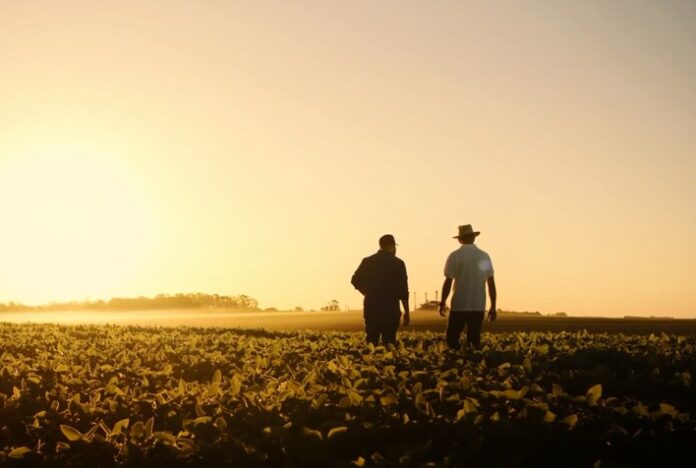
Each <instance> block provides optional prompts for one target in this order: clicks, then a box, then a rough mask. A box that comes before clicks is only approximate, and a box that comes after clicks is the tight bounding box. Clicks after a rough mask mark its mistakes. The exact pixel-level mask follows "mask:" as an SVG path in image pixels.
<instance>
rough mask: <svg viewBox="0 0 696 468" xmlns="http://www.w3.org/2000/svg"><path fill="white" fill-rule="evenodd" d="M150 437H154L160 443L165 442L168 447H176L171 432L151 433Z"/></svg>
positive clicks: (174, 438)
mask: <svg viewBox="0 0 696 468" xmlns="http://www.w3.org/2000/svg"><path fill="white" fill-rule="evenodd" d="M152 437H154V438H155V439H157V440H161V441H162V442H165V443H167V444H169V445H176V437H175V436H174V435H173V434H172V433H171V432H167V431H157V432H153V433H152Z"/></svg>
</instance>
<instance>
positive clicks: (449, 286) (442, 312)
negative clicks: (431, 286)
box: [440, 277, 452, 317]
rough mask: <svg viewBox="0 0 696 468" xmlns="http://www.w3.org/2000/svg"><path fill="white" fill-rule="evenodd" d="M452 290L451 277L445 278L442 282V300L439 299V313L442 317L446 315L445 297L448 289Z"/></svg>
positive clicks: (447, 295) (447, 294)
mask: <svg viewBox="0 0 696 468" xmlns="http://www.w3.org/2000/svg"><path fill="white" fill-rule="evenodd" d="M451 290H452V278H450V277H447V278H445V282H444V283H442V300H441V301H440V315H442V316H443V317H444V316H445V315H447V310H446V309H447V298H448V297H449V294H450V291H451Z"/></svg>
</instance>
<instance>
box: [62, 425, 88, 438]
mask: <svg viewBox="0 0 696 468" xmlns="http://www.w3.org/2000/svg"><path fill="white" fill-rule="evenodd" d="M60 432H62V433H63V435H64V436H65V438H66V439H68V440H69V441H70V442H77V441H78V440H83V439H84V435H83V434H82V432H80V431H78V430H77V429H75V428H74V427H71V426H67V425H65V424H61V425H60Z"/></svg>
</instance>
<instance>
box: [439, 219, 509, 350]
mask: <svg viewBox="0 0 696 468" xmlns="http://www.w3.org/2000/svg"><path fill="white" fill-rule="evenodd" d="M479 234H480V232H478V231H474V229H473V228H472V227H471V224H465V225H463V226H459V234H457V235H456V236H454V238H455V239H458V240H459V243H460V244H461V245H460V247H459V248H458V249H457V250H455V251H454V252H452V253H451V254H450V255H449V257H447V263H445V283H444V284H443V285H442V301H441V302H440V315H441V316H443V317H444V316H445V315H446V314H447V298H448V297H449V293H450V291H451V289H452V281H454V296H453V297H452V304H451V307H450V309H451V310H450V316H449V321H448V322H447V332H446V334H445V338H446V340H447V345H448V346H449V347H450V348H451V349H459V347H460V345H459V337H460V336H461V334H462V331H464V328H465V327H466V343H467V345H468V346H472V347H475V348H478V347H480V346H481V325H482V324H483V316H484V314H485V310H486V284H488V294H489V295H490V297H491V306H490V309H489V311H488V320H490V321H493V320H495V318H496V308H495V307H496V298H497V292H496V289H495V279H494V278H493V263H492V262H491V257H490V256H489V255H488V254H487V253H486V252H484V251H483V250H481V249H479V248H478V247H476V246H475V245H474V240H475V239H476V237H477V236H478V235H479Z"/></svg>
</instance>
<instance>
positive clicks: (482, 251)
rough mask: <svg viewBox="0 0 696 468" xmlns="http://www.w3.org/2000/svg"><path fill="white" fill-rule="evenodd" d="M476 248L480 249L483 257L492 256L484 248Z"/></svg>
mask: <svg viewBox="0 0 696 468" xmlns="http://www.w3.org/2000/svg"><path fill="white" fill-rule="evenodd" d="M476 248H477V249H478V252H479V255H481V256H482V257H487V258H491V256H490V255H488V252H486V251H485V250H483V249H481V248H479V247H476Z"/></svg>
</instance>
